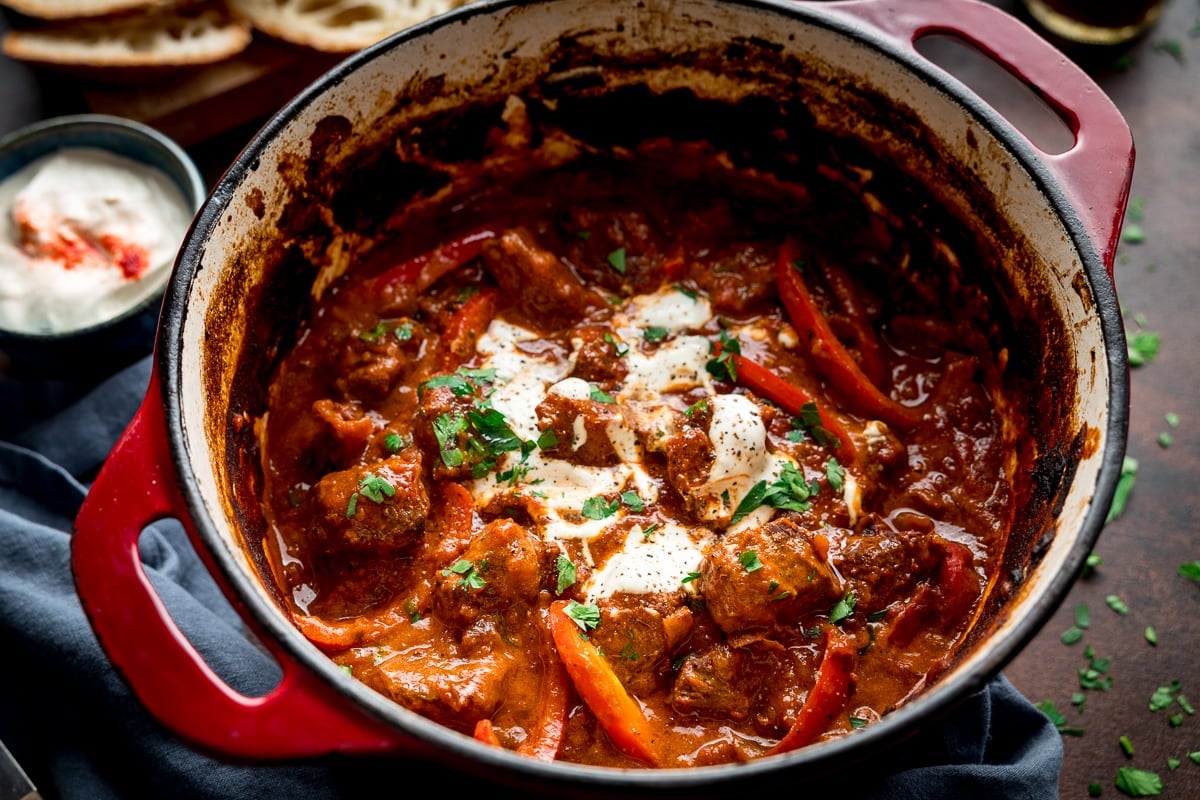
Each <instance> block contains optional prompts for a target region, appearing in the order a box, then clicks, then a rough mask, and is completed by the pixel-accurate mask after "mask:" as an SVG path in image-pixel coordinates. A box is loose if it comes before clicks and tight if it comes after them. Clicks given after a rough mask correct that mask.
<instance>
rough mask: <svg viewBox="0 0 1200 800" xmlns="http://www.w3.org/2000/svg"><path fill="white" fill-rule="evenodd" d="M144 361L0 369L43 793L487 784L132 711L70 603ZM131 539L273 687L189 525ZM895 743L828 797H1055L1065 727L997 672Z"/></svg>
mask: <svg viewBox="0 0 1200 800" xmlns="http://www.w3.org/2000/svg"><path fill="white" fill-rule="evenodd" d="M149 376H150V358H149V357H147V358H145V359H143V360H140V361H137V362H135V363H134V364H132V365H131V366H128V367H125V368H123V369H121V370H120V371H118V372H117V373H116V374H115V375H113V376H111V377H109V378H107V379H105V380H102V381H100V382H98V383H92V384H82V385H81V384H72V383H69V382H64V381H53V380H47V379H37V380H18V379H14V378H11V377H10V378H7V379H4V378H0V740H2V741H4V742H5V744H7V745H8V747H9V749H10V750H11V751H12V752H13V754H14V755H15V756H16V758H17V759H18V760H19V761H20V762H21V763H22V765H23V766H24V767H25V769H26V771H27V772H29V773H30V776H31V778H32V779H33V780H34V782H35V783H36V784H37V786H38V788H39V790H40V791H41V793H42V795H43V797H45V798H46V799H47V800H55V799H56V798H62V799H63V800H108V798H114V799H116V798H127V797H156V798H157V797H164V798H213V799H214V800H216V799H218V798H255V799H256V800H258V799H266V798H303V800H324V798H331V799H334V798H344V797H363V796H379V795H380V792H386V793H388V794H391V793H392V792H394V791H396V790H397V789H400V788H401V787H409V788H411V787H412V786H414V782H415V781H417V780H421V778H426V779H428V780H432V781H435V785H436V786H437V787H438V789H439V790H440V791H461V792H463V793H464V796H465V793H468V792H469V793H470V794H472V795H479V793H480V792H484V793H485V795H484V796H488V795H490V794H492V793H494V792H496V791H497V790H496V789H495V788H493V787H490V786H489V785H487V783H486V782H485V781H483V780H482V779H480V778H479V777H473V776H466V775H458V774H453V773H450V772H449V771H448V770H447V769H445V768H444V767H436V766H434V765H430V764H415V763H411V762H398V761H395V760H381V759H372V758H347V757H340V758H331V759H325V760H322V761H320V762H311V763H297V764H285V765H271V766H257V765H255V766H248V765H235V764H224V763H220V762H218V761H214V760H212V759H211V758H208V757H207V756H205V755H203V754H200V753H198V752H196V751H194V750H192V749H191V748H189V747H188V746H187V745H185V744H183V743H182V742H180V741H179V740H178V739H176V738H175V737H174V736H173V735H172V734H171V733H170V732H169V731H167V730H166V729H164V728H163V727H162V726H161V725H159V724H158V723H157V722H156V721H155V720H154V719H153V718H151V717H150V716H149V714H147V713H146V712H145V711H144V710H143V709H142V707H141V706H140V704H139V703H138V701H137V700H136V698H135V697H134V696H133V695H132V693H131V692H130V690H129V688H128V687H127V686H126V684H125V683H124V682H123V680H122V679H121V678H120V677H119V676H118V675H117V674H116V672H115V671H114V670H113V668H112V666H111V665H110V664H109V662H108V659H107V657H106V656H105V654H104V652H103V650H102V649H101V648H100V645H99V643H98V642H97V640H96V638H95V636H94V635H93V633H92V630H91V627H90V626H89V624H88V622H87V619H86V617H85V616H84V613H83V610H82V608H81V607H80V605H79V600H78V598H77V596H76V594H75V589H74V583H73V580H72V577H71V572H70V561H69V544H70V531H71V527H72V520H73V518H74V515H75V513H76V511H77V510H78V508H79V505H80V503H81V502H82V500H83V498H84V496H85V494H86V492H87V487H88V483H89V482H90V480H91V479H92V477H93V476H94V475H95V473H96V471H97V469H98V468H99V466H100V465H101V463H102V462H103V461H104V458H105V457H106V455H107V453H108V451H109V449H110V448H111V447H112V445H113V443H114V442H115V441H116V439H117V437H118V436H119V435H120V433H121V431H122V430H123V429H124V427H125V425H126V424H127V423H128V421H129V419H130V418H131V417H132V415H133V412H134V411H135V410H136V408H137V406H138V404H139V402H140V401H141V398H142V396H143V394H144V393H145V391H146V386H147V383H148V381H149ZM140 549H141V554H142V559H143V561H144V562H145V564H146V566H147V572H148V574H149V575H150V577H151V580H152V581H153V582H154V584H155V586H156V588H157V589H158V591H159V593H160V594H161V596H162V597H163V600H164V602H165V603H166V604H167V606H168V607H169V608H170V609H171V612H172V614H173V616H174V618H175V620H176V621H177V622H178V623H179V625H180V627H181V628H182V629H183V630H184V632H185V633H186V634H187V635H188V636H189V638H190V639H191V640H192V641H193V643H195V645H196V646H197V648H198V649H199V650H200V651H201V653H203V654H204V656H205V658H206V659H207V660H208V661H209V663H210V664H211V665H212V666H213V668H214V669H215V670H216V671H217V672H218V673H219V674H220V675H222V676H223V677H224V678H225V679H226V680H227V681H228V682H229V683H230V685H231V686H233V687H234V688H235V689H238V690H240V691H242V692H244V693H246V694H250V695H253V694H257V693H262V692H265V691H267V690H269V689H270V688H271V687H272V686H274V685H275V683H276V682H277V681H278V679H279V675H280V673H279V668H278V666H277V665H276V664H275V663H274V661H273V660H272V659H271V658H270V657H269V656H268V655H266V653H265V652H264V651H263V649H262V648H261V646H260V645H259V644H258V643H256V642H255V641H254V640H253V638H252V637H251V636H250V635H249V634H248V633H247V632H246V630H245V628H244V626H243V624H242V622H241V620H240V619H239V617H238V615H237V614H236V612H234V611H233V609H232V608H230V606H229V605H228V603H227V602H226V600H225V598H224V596H223V595H222V594H221V592H220V590H219V589H218V588H217V587H216V585H215V584H214V582H213V580H212V578H211V576H210V575H209V574H208V572H207V571H206V570H205V568H204V567H203V565H202V564H201V562H200V560H199V558H198V557H197V555H196V553H195V551H194V550H193V549H192V547H191V544H190V542H189V541H188V539H187V536H186V534H185V533H184V532H183V529H182V528H181V526H180V525H179V524H178V523H176V522H173V521H165V522H160V523H157V524H155V525H154V526H152V527H151V528H150V529H149V530H148V531H147V532H146V533H145V534H144V535H143V536H142V538H141V542H140ZM903 750H904V752H903V755H902V757H899V758H892V759H889V760H888V763H889V764H892V765H897V764H899V765H902V766H899V767H895V768H893V770H892V771H890V772H887V771H886V770H880V772H883V773H884V774H875V775H865V774H863V773H864V772H872V771H871V770H867V771H864V770H856V771H855V772H856V774H855V776H854V778H853V779H852V780H846V779H842V780H839V781H837V782H836V796H838V797H843V798H853V797H861V798H864V799H865V798H870V800H882V799H883V798H888V800H905V799H906V798H911V799H912V800H939V799H940V798H946V799H947V800H948V799H949V798H955V799H956V800H957V798H964V797H969V798H971V800H992V799H993V798H994V799H995V800H1022V799H1026V800H1050V799H1051V798H1057V797H1058V775H1059V770H1060V769H1061V767H1062V741H1061V739H1060V737H1059V734H1058V733H1057V731H1056V730H1055V728H1054V726H1053V724H1052V723H1051V722H1050V721H1049V720H1048V719H1047V718H1046V717H1045V715H1043V714H1042V713H1041V712H1040V711H1038V710H1037V709H1036V708H1035V707H1034V706H1033V705H1032V704H1030V702H1029V701H1028V700H1027V699H1026V698H1024V697H1023V696H1022V695H1021V694H1020V693H1019V692H1017V691H1016V689H1015V688H1013V686H1012V685H1011V684H1010V683H1009V682H1008V681H1007V680H1006V679H1005V678H1004V677H1003V676H1000V677H998V678H997V679H996V680H994V681H993V682H992V683H991V684H989V685H988V687H987V688H986V690H985V691H983V692H980V693H979V694H978V695H976V696H974V697H972V698H970V699H968V700H966V701H964V702H963V703H962V704H961V705H960V706H958V707H957V708H956V709H955V710H954V711H953V712H952V713H951V714H950V715H949V716H947V717H946V718H945V719H943V720H942V721H941V722H940V723H939V724H937V725H931V726H929V727H928V728H927V729H925V730H923V731H921V732H919V733H918V734H917V735H916V736H915V737H914V738H913V739H911V740H910V741H908V742H906V743H905V744H904V745H903ZM425 785H428V783H426V784H425ZM801 788H803V790H804V792H805V793H806V794H812V793H814V789H816V788H817V787H814V785H813V783H812V782H810V781H804V785H803V787H801V786H799V785H798V786H797V789H801ZM833 790H834V789H833V787H832V786H831V787H830V791H833ZM820 794H821V792H820V791H817V792H816V795H818V796H819V795H820ZM500 796H505V793H503V792H502V793H501V794H500Z"/></svg>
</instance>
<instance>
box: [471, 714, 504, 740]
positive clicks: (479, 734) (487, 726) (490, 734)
mask: <svg viewBox="0 0 1200 800" xmlns="http://www.w3.org/2000/svg"><path fill="white" fill-rule="evenodd" d="M475 739H476V740H477V741H480V742H483V743H484V744H490V745H491V746H492V747H501V746H502V745H501V744H500V737H498V736H497V735H496V729H495V728H493V727H492V721H491V720H490V719H488V718H487V717H484V718H483V719H481V720H479V722H476V723H475Z"/></svg>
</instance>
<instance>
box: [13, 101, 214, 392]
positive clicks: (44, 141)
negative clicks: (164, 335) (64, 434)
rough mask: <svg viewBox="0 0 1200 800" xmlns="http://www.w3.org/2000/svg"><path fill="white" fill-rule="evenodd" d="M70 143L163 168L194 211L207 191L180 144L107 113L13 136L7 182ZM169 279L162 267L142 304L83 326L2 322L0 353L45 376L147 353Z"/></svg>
mask: <svg viewBox="0 0 1200 800" xmlns="http://www.w3.org/2000/svg"><path fill="white" fill-rule="evenodd" d="M65 148H94V149H98V150H103V151H105V152H108V153H112V154H114V155H118V156H122V157H124V158H128V159H131V160H133V161H137V162H140V163H142V164H145V165H147V166H150V167H154V168H155V169H158V170H160V171H161V172H162V173H163V174H165V175H166V176H167V178H169V179H170V181H171V182H172V183H173V184H174V185H175V186H176V187H177V188H178V189H179V191H180V193H181V194H182V195H183V197H184V200H185V201H186V202H187V205H188V211H189V213H190V214H195V213H196V211H197V210H199V208H200V206H201V204H202V203H203V202H204V198H205V195H206V194H207V188H206V186H205V183H204V179H203V178H202V177H201V175H200V171H199V169H197V167H196V165H195V164H194V163H193V162H192V159H191V158H190V157H189V156H188V154H187V153H186V152H184V150H183V149H182V148H181V147H180V146H179V145H177V144H176V143H175V142H174V141H172V140H171V139H170V138H168V137H167V136H165V135H163V134H162V133H160V132H158V131H156V130H155V129H153V128H150V127H148V126H146V125H143V124H141V123H138V122H134V121H132V120H128V119H123V118H121V117H112V116H106V115H101V114H80V115H74V116H65V117H56V118H53V119H48V120H43V121H41V122H36V123H33V124H32V125H29V126H27V127H24V128H21V129H19V130H16V131H13V132H12V133H10V134H8V135H7V136H5V137H4V138H3V139H2V140H0V181H3V180H5V179H7V178H8V177H9V176H11V175H13V174H15V173H17V172H18V171H20V170H21V169H23V168H24V167H25V166H27V165H29V164H31V163H33V162H34V161H36V160H37V159H39V158H42V157H43V156H48V155H51V154H52V153H55V152H58V151H60V150H63V149H65ZM169 277H170V270H169V269H162V270H159V271H158V273H157V274H156V275H155V276H154V277H153V280H154V281H155V283H156V284H157V285H155V286H153V287H151V288H150V291H149V292H148V293H147V294H146V295H145V296H144V297H143V298H142V299H141V300H139V301H138V302H137V303H136V304H135V305H133V306H130V307H127V308H125V309H124V310H122V311H120V312H119V313H117V314H115V315H113V316H110V317H108V318H106V319H102V320H100V321H98V322H94V323H92V324H88V325H86V326H83V327H78V328H73V329H70V330H65V331H56V332H36V333H34V332H29V331H23V330H13V329H9V328H5V327H4V326H3V325H2V324H0V351H3V352H4V353H5V354H7V355H8V356H9V357H11V358H12V359H13V360H15V361H17V362H21V363H23V364H24V365H26V366H28V367H30V368H32V369H33V370H35V371H37V372H39V373H46V372H49V373H55V372H60V371H67V370H76V369H78V368H80V367H85V366H86V367H92V366H95V367H97V368H98V367H99V366H100V365H103V364H108V363H111V362H112V361H113V360H114V359H128V358H131V357H135V356H137V355H140V354H144V353H148V352H150V349H151V348H152V346H153V344H154V331H155V328H156V327H157V325H158V313H159V310H160V308H161V306H162V299H163V290H164V289H165V287H166V285H167V280H168V279H169Z"/></svg>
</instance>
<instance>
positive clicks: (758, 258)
mask: <svg viewBox="0 0 1200 800" xmlns="http://www.w3.org/2000/svg"><path fill="white" fill-rule="evenodd" d="M775 258H776V253H775V252H774V250H768V249H765V248H764V247H760V246H755V247H751V246H746V245H744V244H742V243H738V244H737V245H735V246H732V247H730V248H729V249H728V250H723V251H721V252H719V253H717V254H715V256H713V257H711V258H710V260H709V262H708V263H707V264H706V265H705V266H704V267H703V268H696V269H692V270H691V271H690V272H689V273H688V275H689V277H691V278H692V279H693V280H694V281H695V282H696V285H697V286H699V287H700V288H701V289H702V290H703V291H704V293H705V294H706V295H708V299H709V302H710V303H712V308H713V311H714V312H718V313H727V314H733V315H742V314H745V313H747V312H748V311H750V310H751V309H753V308H754V307H755V306H757V305H761V304H763V303H764V302H766V301H767V300H769V299H771V298H772V297H774V296H775Z"/></svg>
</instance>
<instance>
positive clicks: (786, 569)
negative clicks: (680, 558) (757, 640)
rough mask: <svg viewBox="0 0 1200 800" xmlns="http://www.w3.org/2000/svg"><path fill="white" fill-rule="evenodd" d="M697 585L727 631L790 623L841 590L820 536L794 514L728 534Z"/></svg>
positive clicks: (825, 605) (711, 553) (708, 560)
mask: <svg viewBox="0 0 1200 800" xmlns="http://www.w3.org/2000/svg"><path fill="white" fill-rule="evenodd" d="M747 562H750V563H757V564H761V566H760V567H757V568H753V569H751V568H749V567H748V566H747ZM698 588H699V591H700V593H701V595H702V596H703V597H704V599H705V601H706V607H707V609H708V611H709V613H710V614H711V615H712V618H713V620H714V621H716V623H717V624H718V625H720V626H721V628H722V630H724V631H726V632H727V633H732V632H734V631H740V630H743V629H745V628H752V627H770V626H774V625H791V624H793V623H795V622H796V621H797V620H799V619H800V618H801V617H803V616H804V615H805V614H808V613H810V612H812V611H816V610H818V609H826V608H829V607H830V606H832V605H833V604H834V603H836V602H837V600H838V599H839V598H840V597H841V595H842V586H841V581H840V580H838V578H837V576H836V575H835V574H834V573H833V570H831V569H830V566H829V564H828V563H827V561H826V560H825V553H824V552H823V548H822V547H821V541H820V539H819V537H817V536H814V535H813V534H811V533H810V532H808V531H806V530H805V529H803V528H801V527H800V526H799V525H798V524H797V523H796V522H795V521H793V520H792V519H791V518H789V517H780V518H778V519H774V520H771V521H770V522H768V523H767V524H765V525H760V526H758V527H756V528H741V529H735V530H734V531H732V532H730V533H727V534H726V535H725V536H724V537H723V538H722V539H721V540H720V541H718V542H717V543H715V544H714V545H713V547H712V549H711V550H710V551H709V552H708V554H707V555H706V556H705V559H704V563H703V564H702V565H701V568H700V580H699V587H698Z"/></svg>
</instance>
